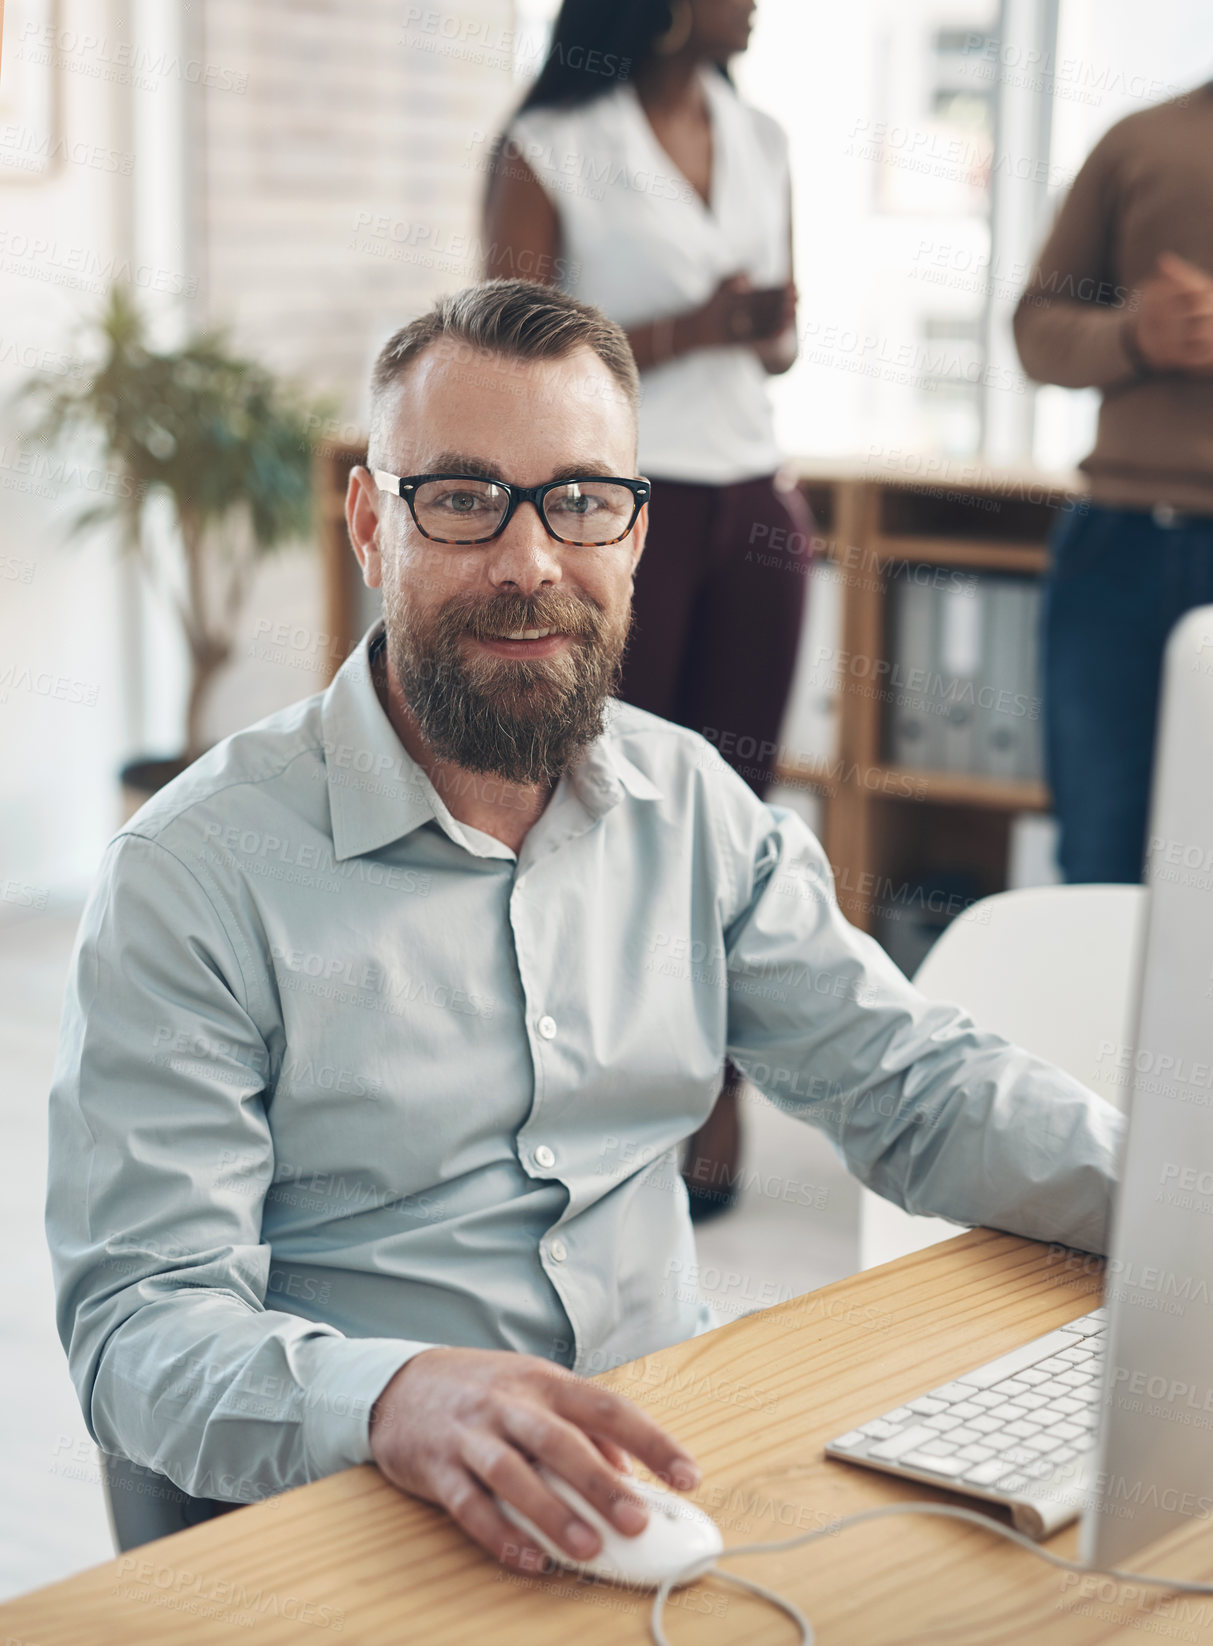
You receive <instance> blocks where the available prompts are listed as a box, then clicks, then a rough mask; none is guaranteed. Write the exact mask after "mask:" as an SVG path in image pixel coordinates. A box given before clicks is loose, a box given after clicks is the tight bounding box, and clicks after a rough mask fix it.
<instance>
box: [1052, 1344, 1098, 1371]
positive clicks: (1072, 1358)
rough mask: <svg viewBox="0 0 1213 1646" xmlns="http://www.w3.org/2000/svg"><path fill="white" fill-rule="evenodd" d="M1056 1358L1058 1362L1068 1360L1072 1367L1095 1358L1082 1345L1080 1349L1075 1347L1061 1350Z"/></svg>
mask: <svg viewBox="0 0 1213 1646" xmlns="http://www.w3.org/2000/svg"><path fill="white" fill-rule="evenodd" d="M1057 1358H1058V1360H1068V1361H1069V1362H1070V1364H1071V1365H1072V1366H1077V1365H1080V1364H1085V1363H1086V1362H1087V1361H1088V1360H1093V1359H1094V1358H1095V1357H1094V1355H1093V1354H1092V1353H1091V1350H1090V1349H1088V1348H1087V1347H1085V1345H1084V1346H1083V1347H1082V1348H1079V1347H1077V1346H1075V1347H1074V1348H1073V1349H1063V1350H1062V1351H1061V1353H1060V1354H1059V1355H1058V1356H1057Z"/></svg>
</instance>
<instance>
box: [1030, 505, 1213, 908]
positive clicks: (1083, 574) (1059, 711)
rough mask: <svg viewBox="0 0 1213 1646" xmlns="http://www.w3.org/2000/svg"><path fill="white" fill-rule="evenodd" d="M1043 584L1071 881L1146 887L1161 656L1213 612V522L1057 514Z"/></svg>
mask: <svg viewBox="0 0 1213 1646" xmlns="http://www.w3.org/2000/svg"><path fill="white" fill-rule="evenodd" d="M1051 547H1052V564H1051V567H1050V570H1049V572H1048V574H1047V576H1046V577H1045V580H1044V599H1043V601H1042V609H1041V650H1042V655H1043V666H1044V747H1045V775H1046V777H1047V779H1048V782H1049V786H1050V788H1051V789H1052V791H1053V802H1054V810H1055V811H1056V814H1057V819H1058V823H1059V825H1060V840H1059V842H1058V863H1059V866H1060V868H1061V872H1062V874H1063V875H1064V876H1065V878H1066V879H1067V880H1070V881H1126V882H1136V881H1140V880H1141V878H1142V875H1143V871H1144V859H1145V844H1146V825H1147V821H1148V815H1149V800H1150V776H1151V771H1152V767H1153V761H1154V738H1155V722H1156V719H1157V715H1158V699H1159V691H1160V687H1161V672H1162V656H1163V648H1164V646H1165V644H1166V639H1167V635H1168V633H1169V632H1170V630H1171V628H1172V627H1173V625H1174V624H1175V623H1176V622H1177V621H1178V620H1179V618H1180V617H1181V616H1182V615H1183V614H1184V612H1186V611H1190V610H1191V608H1192V607H1193V606H1203V605H1207V604H1210V603H1213V516H1201V517H1188V518H1187V519H1186V520H1185V519H1184V518H1183V517H1182V516H1181V517H1179V518H1178V519H1177V520H1176V523H1175V524H1174V525H1171V526H1166V525H1159V524H1158V523H1156V521H1155V520H1154V518H1153V516H1152V515H1151V514H1150V513H1147V512H1144V511H1142V510H1138V509H1108V508H1100V507H1098V506H1096V505H1094V504H1084V505H1080V506H1079V507H1077V508H1075V509H1073V510H1071V511H1070V512H1069V513H1067V514H1064V515H1062V517H1061V519H1060V520H1059V521H1058V523H1057V525H1056V527H1055V529H1054V532H1053V538H1052V545H1051Z"/></svg>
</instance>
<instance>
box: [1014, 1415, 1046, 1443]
mask: <svg viewBox="0 0 1213 1646" xmlns="http://www.w3.org/2000/svg"><path fill="white" fill-rule="evenodd" d="M1006 1431H1007V1433H1008V1434H1009V1435H1014V1436H1015V1437H1016V1438H1017V1439H1019V1440H1026V1439H1027V1438H1028V1436H1029V1435H1038V1434H1039V1433H1040V1432H1041V1425H1040V1424H1039V1423H1031V1422H1029V1421H1028V1419H1027V1418H1026V1417H1021V1418H1017V1419H1016V1421H1015V1422H1014V1423H1008V1424H1007V1425H1006Z"/></svg>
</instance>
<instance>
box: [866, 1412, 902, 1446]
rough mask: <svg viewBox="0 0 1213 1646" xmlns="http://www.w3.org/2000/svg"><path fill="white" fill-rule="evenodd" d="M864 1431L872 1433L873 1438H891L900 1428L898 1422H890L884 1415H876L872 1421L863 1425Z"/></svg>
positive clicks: (868, 1433)
mask: <svg viewBox="0 0 1213 1646" xmlns="http://www.w3.org/2000/svg"><path fill="white" fill-rule="evenodd" d="M863 1432H864V1434H865V1435H870V1436H871V1437H872V1439H873V1440H890V1439H892V1437H893V1436H894V1435H895V1434H897V1433H899V1430H898V1427H897V1425H896V1423H888V1422H886V1421H885V1419H884V1418H883V1417H874V1418H873V1419H872V1421H871V1422H870V1423H865V1424H864V1425H863Z"/></svg>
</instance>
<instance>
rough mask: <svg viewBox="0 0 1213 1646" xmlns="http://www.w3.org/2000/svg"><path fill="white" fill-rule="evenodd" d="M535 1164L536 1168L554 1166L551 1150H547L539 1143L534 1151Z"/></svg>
mask: <svg viewBox="0 0 1213 1646" xmlns="http://www.w3.org/2000/svg"><path fill="white" fill-rule="evenodd" d="M535 1164H536V1166H544V1167H547V1166H554V1165H555V1164H556V1156H555V1155H554V1154H553V1153H552V1151H551V1149H549V1148H548V1146H547V1144H546V1143H541V1144H540V1145H539V1147H538V1148H537V1149H536V1150H535Z"/></svg>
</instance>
